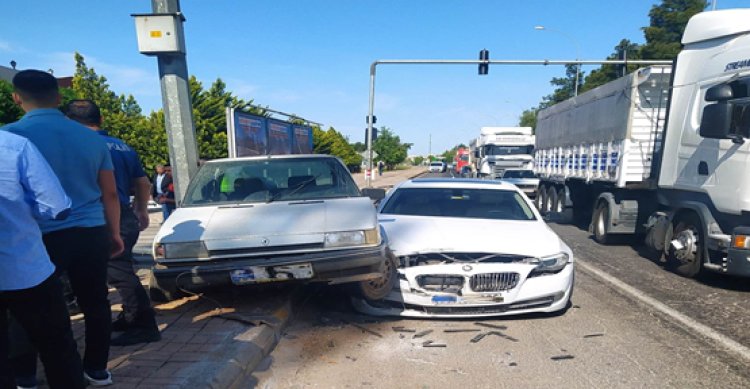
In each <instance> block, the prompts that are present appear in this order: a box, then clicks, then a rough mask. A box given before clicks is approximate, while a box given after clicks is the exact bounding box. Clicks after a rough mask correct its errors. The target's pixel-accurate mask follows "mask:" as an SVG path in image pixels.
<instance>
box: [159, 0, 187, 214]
mask: <svg viewBox="0 0 750 389" xmlns="http://www.w3.org/2000/svg"><path fill="white" fill-rule="evenodd" d="M151 6H152V8H153V11H154V13H164V14H180V2H179V0H152V1H151ZM175 33H176V34H179V35H180V36H179V39H184V36H183V30H182V23H181V22H180V23H179V28H178V29H177V31H175ZM157 60H158V63H159V79H160V82H161V95H162V104H163V109H164V124H165V126H166V130H167V139H168V141H169V160H170V161H171V165H172V172H173V173H172V174H173V180H174V181H173V182H174V192H175V199H176V200H177V201H181V200H182V198H183V196H184V195H185V191H186V190H187V186H188V183H189V182H190V179H191V178H192V177H193V176H194V175H195V173H196V171H197V170H198V148H197V145H196V140H195V138H196V137H195V124H194V122H193V109H192V104H191V101H190V88H189V83H188V70H187V61H186V59H185V54H184V53H179V54H169V55H158V56H157Z"/></svg>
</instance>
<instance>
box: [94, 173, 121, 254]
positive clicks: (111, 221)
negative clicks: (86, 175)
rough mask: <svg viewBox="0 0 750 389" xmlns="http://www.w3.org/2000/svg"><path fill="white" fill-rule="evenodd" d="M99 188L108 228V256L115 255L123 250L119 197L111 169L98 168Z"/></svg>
mask: <svg viewBox="0 0 750 389" xmlns="http://www.w3.org/2000/svg"><path fill="white" fill-rule="evenodd" d="M99 189H100V190H101V192H102V204H104V218H105V219H106V220H107V227H108V228H109V234H110V240H111V244H112V246H111V249H110V256H111V257H113V258H114V257H116V256H118V255H120V254H122V252H123V251H124V250H125V245H124V244H123V242H122V238H121V237H120V199H119V198H118V197H117V185H116V183H115V175H114V173H113V171H112V170H99Z"/></svg>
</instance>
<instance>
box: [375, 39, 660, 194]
mask: <svg viewBox="0 0 750 389" xmlns="http://www.w3.org/2000/svg"><path fill="white" fill-rule="evenodd" d="M486 58H489V52H488V53H487V57H486ZM671 64H672V61H671V60H627V59H625V60H593V61H590V60H578V59H576V60H548V59H543V60H498V59H494V60H491V59H478V60H476V59H466V60H464V59H452V60H451V59H380V60H377V61H375V62H373V63H372V64H371V65H370V103H369V105H368V107H369V108H368V112H367V139H366V140H367V170H368V171H369V173H370V174H368V175H367V180H366V184H367V187H368V188H371V187H372V168H373V161H372V131H373V124H374V123H373V115H374V113H375V73H376V70H377V65H480V69H481V65H543V66H546V65H578V66H579V67H580V66H581V65H626V66H627V65H671ZM480 74H482V71H481V70H480ZM485 74H486V73H485Z"/></svg>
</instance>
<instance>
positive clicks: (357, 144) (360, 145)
mask: <svg viewBox="0 0 750 389" xmlns="http://www.w3.org/2000/svg"><path fill="white" fill-rule="evenodd" d="M352 147H354V150H355V151H356V152H358V153H361V152H364V151H367V145H366V144H364V142H354V143H352Z"/></svg>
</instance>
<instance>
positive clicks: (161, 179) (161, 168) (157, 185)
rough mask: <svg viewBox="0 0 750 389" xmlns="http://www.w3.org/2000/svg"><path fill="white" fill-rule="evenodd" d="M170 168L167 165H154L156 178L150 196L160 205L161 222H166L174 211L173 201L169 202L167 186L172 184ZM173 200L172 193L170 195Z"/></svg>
mask: <svg viewBox="0 0 750 389" xmlns="http://www.w3.org/2000/svg"><path fill="white" fill-rule="evenodd" d="M171 170H172V168H171V167H170V166H169V165H166V166H165V165H156V176H154V181H153V182H154V186H153V188H152V190H151V196H152V197H153V198H154V201H156V202H157V203H159V204H161V215H162V217H163V220H167V218H168V217H169V215H171V214H172V211H173V210H174V201H173V202H171V203H170V202H169V201H168V200H169V185H170V184H171V183H172V174H171ZM172 199H174V193H173V194H172Z"/></svg>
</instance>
